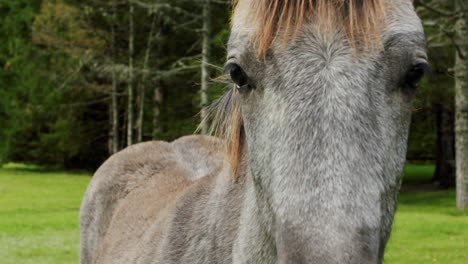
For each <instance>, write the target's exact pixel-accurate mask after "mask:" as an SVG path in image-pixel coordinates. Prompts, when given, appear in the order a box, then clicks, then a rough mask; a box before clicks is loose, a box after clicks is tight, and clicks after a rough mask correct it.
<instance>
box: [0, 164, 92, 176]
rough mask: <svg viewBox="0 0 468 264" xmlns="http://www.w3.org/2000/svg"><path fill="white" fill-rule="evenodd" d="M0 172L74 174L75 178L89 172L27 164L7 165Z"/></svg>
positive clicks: (0, 167) (1, 167) (0, 168)
mask: <svg viewBox="0 0 468 264" xmlns="http://www.w3.org/2000/svg"><path fill="white" fill-rule="evenodd" d="M0 170H3V171H9V172H27V173H34V174H36V173H37V174H50V173H66V174H75V175H77V176H80V175H83V174H87V175H89V174H90V173H91V172H89V171H85V170H65V169H64V168H61V167H49V166H41V165H29V164H20V163H7V164H3V166H0Z"/></svg>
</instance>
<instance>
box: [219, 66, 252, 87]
mask: <svg viewBox="0 0 468 264" xmlns="http://www.w3.org/2000/svg"><path fill="white" fill-rule="evenodd" d="M224 72H225V73H229V75H231V79H232V81H233V82H234V83H235V84H236V87H237V89H238V90H239V91H249V90H251V89H252V88H253V86H251V85H250V84H249V77H248V76H247V74H246V73H245V72H244V70H242V68H241V67H240V66H239V65H237V64H235V63H230V64H228V65H226V67H225V68H224Z"/></svg>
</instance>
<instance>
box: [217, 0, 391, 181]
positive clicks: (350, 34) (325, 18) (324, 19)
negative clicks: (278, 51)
mask: <svg viewBox="0 0 468 264" xmlns="http://www.w3.org/2000/svg"><path fill="white" fill-rule="evenodd" d="M385 5H386V4H385V2H384V0H233V6H234V14H233V17H235V18H236V19H240V20H241V21H234V22H236V23H238V22H240V24H241V25H245V26H246V27H247V26H248V27H250V28H253V29H256V30H254V31H253V32H251V35H250V38H251V41H252V43H253V44H254V48H255V49H256V52H257V56H258V57H259V58H262V57H265V56H266V53H267V51H268V50H269V49H270V48H271V46H272V45H273V43H274V42H275V41H279V42H280V43H282V44H286V43H287V42H288V41H290V40H292V39H294V37H295V36H296V34H297V32H298V31H299V29H300V28H301V26H302V25H303V24H304V23H307V22H314V23H315V24H317V25H318V26H319V28H320V29H323V30H324V32H325V33H327V32H330V33H332V32H334V31H336V30H337V28H338V30H341V31H342V32H344V33H345V35H346V37H347V39H348V40H349V43H350V46H351V47H352V48H353V50H354V51H365V50H366V49H367V48H375V47H380V45H381V42H380V32H379V27H380V25H381V24H382V23H383V20H384V19H385V8H384V7H385ZM241 6H242V8H240V7H241ZM312 19H313V21H312ZM211 112H212V113H213V116H214V119H213V122H212V128H211V132H212V134H215V135H216V136H218V137H221V138H223V139H225V141H226V146H227V150H226V153H227V159H228V161H229V162H230V164H231V166H232V169H233V175H234V177H235V180H236V181H238V180H239V178H238V175H240V174H241V173H237V172H238V169H239V166H240V163H241V158H242V153H241V152H242V148H243V145H244V141H245V139H244V125H243V120H242V113H241V109H240V102H239V94H238V91H237V89H235V88H233V89H230V90H229V91H228V92H227V93H226V94H225V95H224V96H223V97H221V98H220V99H219V100H218V101H217V102H216V103H215V104H214V105H212V107H211Z"/></svg>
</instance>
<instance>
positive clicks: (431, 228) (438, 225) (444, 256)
mask: <svg viewBox="0 0 468 264" xmlns="http://www.w3.org/2000/svg"><path fill="white" fill-rule="evenodd" d="M433 170H434V168H433V166H430V165H408V166H407V167H406V169H405V172H406V176H405V178H404V184H405V185H404V188H403V190H402V192H400V197H399V202H398V209H397V213H396V215H395V221H394V224H393V232H392V236H391V238H390V242H389V244H388V246H387V251H386V254H385V263H386V264H389V263H390V264H400V263H408V264H419V263H421V264H422V263H441V264H464V263H468V244H467V242H468V241H467V240H468V212H462V211H459V210H458V209H456V207H455V191H454V190H434V189H436V188H434V187H431V186H430V185H429V184H428V182H429V180H430V179H431V176H432V172H433ZM421 184H426V185H425V186H424V185H422V186H421ZM416 186H419V187H418V188H416Z"/></svg>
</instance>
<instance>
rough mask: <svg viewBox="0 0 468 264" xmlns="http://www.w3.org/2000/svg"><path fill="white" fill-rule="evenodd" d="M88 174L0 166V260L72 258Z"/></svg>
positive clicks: (21, 262)
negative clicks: (0, 167)
mask: <svg viewBox="0 0 468 264" xmlns="http://www.w3.org/2000/svg"><path fill="white" fill-rule="evenodd" d="M89 180H90V177H89V175H87V174H83V173H69V172H47V171H44V170H42V169H41V168H39V167H34V166H24V165H15V164H9V165H6V166H4V168H2V169H0V263H2V264H26V263H31V264H33V263H34V264H42V263H44V264H46V263H47V264H55V263H78V244H79V232H78V212H79V206H80V203H81V197H82V196H83V193H84V191H85V189H86V186H87V184H88V182H89Z"/></svg>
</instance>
